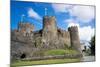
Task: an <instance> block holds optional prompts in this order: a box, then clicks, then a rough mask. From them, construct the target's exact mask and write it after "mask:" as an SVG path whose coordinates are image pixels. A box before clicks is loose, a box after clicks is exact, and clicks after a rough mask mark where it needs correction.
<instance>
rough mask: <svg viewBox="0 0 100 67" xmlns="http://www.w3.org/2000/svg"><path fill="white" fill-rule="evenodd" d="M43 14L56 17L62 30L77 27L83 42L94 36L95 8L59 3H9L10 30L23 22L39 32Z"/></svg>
mask: <svg viewBox="0 0 100 67" xmlns="http://www.w3.org/2000/svg"><path fill="white" fill-rule="evenodd" d="M45 9H47V10H45ZM45 12H47V14H46V15H48V16H55V17H56V23H57V27H58V28H61V29H62V30H67V29H68V27H70V26H78V30H79V37H80V39H81V40H83V41H90V39H91V37H92V36H93V35H94V34H95V6H87V5H75V4H61V3H59V4H57V3H40V2H24V1H11V29H17V26H18V23H19V22H20V21H23V22H29V23H31V24H34V26H35V30H40V29H42V26H43V22H42V19H43V16H45Z"/></svg>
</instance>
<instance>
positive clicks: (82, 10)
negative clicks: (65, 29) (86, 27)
mask: <svg viewBox="0 0 100 67" xmlns="http://www.w3.org/2000/svg"><path fill="white" fill-rule="evenodd" d="M69 11H70V15H72V16H76V17H77V19H78V20H80V21H83V22H90V21H91V20H92V19H94V17H95V14H94V13H95V12H94V7H92V6H74V7H73V8H72V9H70V10H69Z"/></svg>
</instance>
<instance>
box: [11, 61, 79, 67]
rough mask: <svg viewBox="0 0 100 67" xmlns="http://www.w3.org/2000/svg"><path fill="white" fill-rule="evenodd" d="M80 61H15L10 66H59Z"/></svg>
mask: <svg viewBox="0 0 100 67" xmlns="http://www.w3.org/2000/svg"><path fill="white" fill-rule="evenodd" d="M79 61H80V59H50V60H39V61H17V62H15V63H12V64H11V67H18V66H29V65H43V64H59V63H72V62H79Z"/></svg>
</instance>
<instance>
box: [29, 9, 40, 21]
mask: <svg viewBox="0 0 100 67" xmlns="http://www.w3.org/2000/svg"><path fill="white" fill-rule="evenodd" d="M28 16H29V17H31V18H35V19H36V20H41V19H42V18H41V17H40V16H39V14H38V13H37V12H35V11H34V10H33V9H32V8H29V9H28Z"/></svg>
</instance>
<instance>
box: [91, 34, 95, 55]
mask: <svg viewBox="0 0 100 67" xmlns="http://www.w3.org/2000/svg"><path fill="white" fill-rule="evenodd" d="M90 50H91V55H95V36H93V37H92V38H91V40H90Z"/></svg>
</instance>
